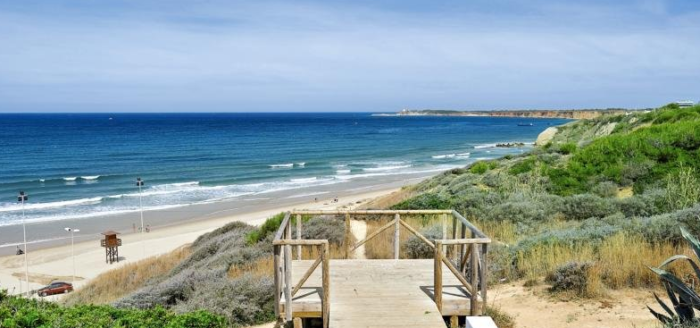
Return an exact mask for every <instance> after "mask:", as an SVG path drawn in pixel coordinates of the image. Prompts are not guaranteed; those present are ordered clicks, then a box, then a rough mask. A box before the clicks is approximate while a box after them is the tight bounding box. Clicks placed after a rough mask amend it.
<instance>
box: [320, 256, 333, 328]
mask: <svg viewBox="0 0 700 328" xmlns="http://www.w3.org/2000/svg"><path fill="white" fill-rule="evenodd" d="M319 247H320V248H321V259H322V261H323V267H322V274H321V280H322V283H321V285H322V287H323V300H322V302H323V303H322V304H321V307H322V311H323V328H328V325H329V324H330V312H331V303H330V298H331V273H330V249H329V247H328V243H325V244H324V245H321V246H319Z"/></svg>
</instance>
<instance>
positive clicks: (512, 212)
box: [393, 105, 700, 318]
mask: <svg viewBox="0 0 700 328" xmlns="http://www.w3.org/2000/svg"><path fill="white" fill-rule="evenodd" d="M550 133H551V131H550ZM539 143H540V146H538V147H536V148H535V149H534V150H533V151H531V152H529V153H527V154H523V155H521V156H506V157H504V158H501V159H498V160H492V161H480V162H476V163H474V164H472V165H471V166H469V167H467V168H463V169H454V170H451V171H448V172H445V173H443V174H441V175H439V176H436V177H435V178H432V179H429V180H426V181H424V182H422V183H420V184H418V185H416V186H415V187H414V189H413V190H412V192H413V193H414V194H415V195H416V196H414V197H412V198H410V199H408V200H405V201H403V202H401V203H398V204H396V205H394V206H393V208H396V209H417V208H433V209H448V208H454V209H456V210H457V211H459V212H461V213H464V214H465V215H466V216H468V218H470V219H471V220H473V221H474V222H477V224H478V225H479V226H480V227H482V230H484V231H485V232H486V234H487V235H490V236H492V237H494V239H495V240H496V241H497V243H496V245H497V246H496V247H494V251H493V252H492V253H491V257H492V259H491V263H492V268H491V272H493V275H492V278H493V282H494V283H498V282H503V281H515V280H518V279H525V280H526V281H527V284H530V285H538V284H543V283H546V284H551V285H552V286H551V288H550V289H549V290H550V291H552V292H555V293H556V294H557V295H569V296H571V297H581V296H585V297H599V296H601V295H606V294H607V293H608V292H609V291H611V290H619V289H623V288H656V287H658V286H659V280H658V278H657V276H656V275H655V274H654V273H653V272H652V271H651V270H648V269H647V266H656V265H659V264H660V263H661V262H663V261H664V260H665V259H666V258H668V257H669V256H672V255H674V254H679V253H680V254H682V253H684V252H687V251H688V250H687V249H685V248H683V247H682V245H683V239H682V236H681V234H680V229H679V227H684V228H686V229H687V230H688V231H690V232H691V233H693V234H695V235H699V234H700V220H698V217H700V205H699V204H698V202H699V201H700V192H699V191H698V190H700V180H699V178H698V172H699V171H698V170H700V151H699V149H700V107H698V106H696V107H692V108H678V107H677V106H675V105H669V106H665V107H662V108H659V109H657V110H654V111H651V112H648V113H633V114H629V115H618V116H606V117H601V118H598V119H594V120H586V121H577V122H573V123H569V124H566V125H564V126H560V127H557V128H556V131H555V132H554V133H551V135H550V136H549V137H548V138H547V140H540V142H539ZM671 269H672V270H686V269H687V268H685V267H682V266H671ZM650 318H651V317H650Z"/></svg>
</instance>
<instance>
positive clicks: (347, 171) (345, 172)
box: [335, 170, 351, 174]
mask: <svg viewBox="0 0 700 328" xmlns="http://www.w3.org/2000/svg"><path fill="white" fill-rule="evenodd" d="M350 171H351V170H337V171H335V173H337V174H350Z"/></svg>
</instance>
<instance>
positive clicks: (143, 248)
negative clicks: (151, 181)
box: [136, 178, 146, 257]
mask: <svg viewBox="0 0 700 328" xmlns="http://www.w3.org/2000/svg"><path fill="white" fill-rule="evenodd" d="M136 186H137V187H139V210H140V212H141V256H143V257H145V256H146V246H145V244H144V239H143V230H144V226H143V201H142V199H141V189H142V187H143V180H141V178H136Z"/></svg>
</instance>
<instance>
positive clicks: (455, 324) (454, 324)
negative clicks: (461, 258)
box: [295, 315, 459, 328]
mask: <svg viewBox="0 0 700 328" xmlns="http://www.w3.org/2000/svg"><path fill="white" fill-rule="evenodd" d="M295 328H296V327H295ZM450 328H459V317H458V316H456V315H453V316H450Z"/></svg>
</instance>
